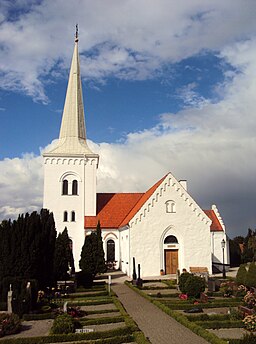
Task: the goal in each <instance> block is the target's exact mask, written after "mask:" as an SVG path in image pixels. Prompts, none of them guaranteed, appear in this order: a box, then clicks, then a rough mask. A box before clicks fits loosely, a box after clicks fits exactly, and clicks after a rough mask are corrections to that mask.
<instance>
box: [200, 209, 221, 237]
mask: <svg viewBox="0 0 256 344" xmlns="http://www.w3.org/2000/svg"><path fill="white" fill-rule="evenodd" d="M204 212H205V214H206V215H207V216H208V217H209V218H210V219H211V220H212V224H211V227H210V230H211V232H223V228H222V225H221V223H220V221H219V219H218V218H217V216H216V214H215V211H214V210H204Z"/></svg>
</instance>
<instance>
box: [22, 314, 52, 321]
mask: <svg viewBox="0 0 256 344" xmlns="http://www.w3.org/2000/svg"><path fill="white" fill-rule="evenodd" d="M55 317H56V314H54V313H42V314H23V317H22V319H23V320H26V321H31V320H45V319H54V318H55Z"/></svg>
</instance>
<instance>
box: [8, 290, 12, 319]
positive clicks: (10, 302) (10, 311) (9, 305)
mask: <svg viewBox="0 0 256 344" xmlns="http://www.w3.org/2000/svg"><path fill="white" fill-rule="evenodd" d="M7 313H12V285H11V284H10V290H9V291H8V294H7Z"/></svg>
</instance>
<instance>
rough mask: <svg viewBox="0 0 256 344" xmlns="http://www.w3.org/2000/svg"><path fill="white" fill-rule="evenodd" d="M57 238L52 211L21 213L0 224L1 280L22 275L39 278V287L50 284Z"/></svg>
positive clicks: (24, 277)
mask: <svg viewBox="0 0 256 344" xmlns="http://www.w3.org/2000/svg"><path fill="white" fill-rule="evenodd" d="M55 240H56V230H55V223H54V219H53V215H52V213H50V212H49V211H48V210H46V209H42V210H41V212H40V214H38V213H37V212H33V213H32V214H30V215H29V214H25V215H19V216H18V219H17V220H14V221H13V222H11V221H10V220H9V221H3V222H2V223H1V225H0V281H2V280H3V279H6V278H11V277H17V278H18V277H19V278H23V279H27V280H29V279H35V280H38V283H39V287H40V288H44V287H45V286H47V285H50V284H51V282H52V277H53V256H54V248H55Z"/></svg>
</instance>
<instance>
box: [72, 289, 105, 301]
mask: <svg viewBox="0 0 256 344" xmlns="http://www.w3.org/2000/svg"><path fill="white" fill-rule="evenodd" d="M99 296H108V292H107V291H106V290H105V289H104V290H102V291H97V293H89V292H88V293H87V294H83V293H77V294H69V295H68V297H67V300H72V299H76V298H77V299H81V298H85V299H86V298H92V299H94V298H96V297H99Z"/></svg>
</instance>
